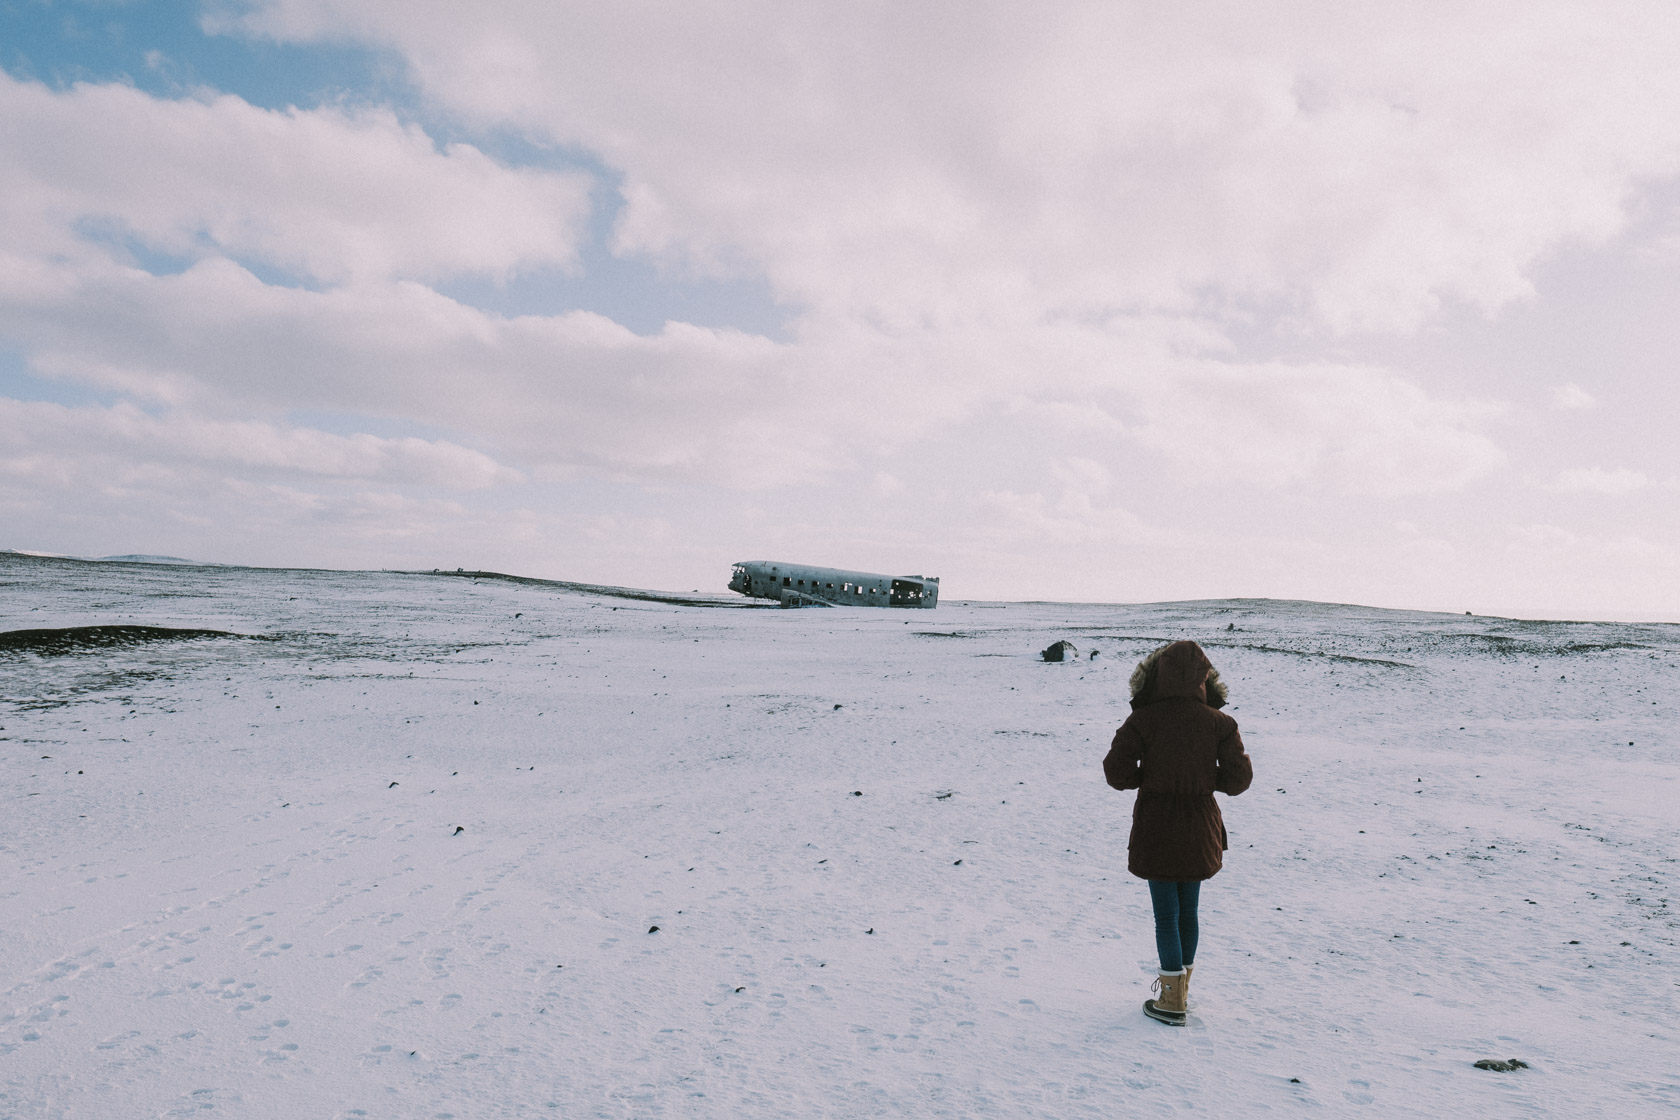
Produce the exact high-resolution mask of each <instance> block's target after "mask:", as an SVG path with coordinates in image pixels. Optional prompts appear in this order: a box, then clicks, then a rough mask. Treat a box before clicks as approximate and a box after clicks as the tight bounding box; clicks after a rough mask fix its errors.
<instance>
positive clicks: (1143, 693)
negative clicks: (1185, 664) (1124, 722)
mask: <svg viewBox="0 0 1680 1120" xmlns="http://www.w3.org/2000/svg"><path fill="white" fill-rule="evenodd" d="M1176 644H1177V643H1176V642H1168V643H1167V644H1166V645H1164V646H1161V647H1160V648H1158V649H1154V650H1151V651H1150V652H1149V653H1148V654H1146V655H1145V656H1144V659H1143V660H1142V661H1139V662H1138V663H1137V668H1135V669H1133V670H1132V676H1131V680H1130V681H1129V682H1128V683H1129V684H1130V685H1131V690H1132V703H1133V704H1137V703H1139V702H1140V701H1141V702H1142V703H1145V704H1147V703H1148V702H1149V697H1148V696H1147V693H1148V692H1149V691H1150V686H1152V685H1153V684H1154V683H1155V670H1156V668H1157V667H1158V666H1159V665H1160V663H1161V655H1162V654H1163V653H1166V652H1167V650H1169V649H1171V648H1172V647H1173V646H1174V645H1176ZM1206 692H1207V705H1208V707H1210V708H1223V707H1224V706H1225V705H1226V703H1227V702H1228V701H1229V700H1230V695H1231V690H1230V688H1229V686H1227V685H1226V684H1225V682H1224V681H1222V680H1220V679H1219V670H1218V669H1215V668H1213V667H1212V666H1209V667H1208V675H1207V688H1206Z"/></svg>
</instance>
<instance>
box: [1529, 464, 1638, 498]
mask: <svg viewBox="0 0 1680 1120" xmlns="http://www.w3.org/2000/svg"><path fill="white" fill-rule="evenodd" d="M1650 484H1651V480H1650V479H1649V478H1647V477H1646V476H1645V475H1644V474H1642V473H1640V472H1639V471H1632V470H1628V469H1627V468H1626V467H1621V468H1618V469H1616V470H1605V469H1604V468H1602V467H1571V468H1570V469H1568V470H1564V471H1559V472H1558V476H1557V480H1556V481H1555V482H1553V484H1552V489H1553V490H1556V491H1558V492H1559V493H1563V494H1611V495H1614V494H1631V493H1633V492H1634V491H1635V490H1643V489H1645V487H1647V486H1649V485H1650Z"/></svg>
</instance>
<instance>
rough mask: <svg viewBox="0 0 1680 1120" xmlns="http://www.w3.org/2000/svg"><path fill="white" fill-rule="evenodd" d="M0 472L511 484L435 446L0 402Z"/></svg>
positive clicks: (468, 456)
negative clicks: (200, 473)
mask: <svg viewBox="0 0 1680 1120" xmlns="http://www.w3.org/2000/svg"><path fill="white" fill-rule="evenodd" d="M0 449H3V450H0V472H4V473H6V474H10V475H12V476H13V477H14V478H30V477H51V478H55V479H58V480H59V481H60V482H62V483H66V484H68V483H69V482H71V481H73V480H77V479H80V480H82V481H84V482H86V483H88V484H89V485H94V486H111V485H123V484H124V480H125V479H128V480H132V479H136V478H154V479H155V478H158V477H161V476H164V475H168V474H170V473H173V472H181V471H193V470H205V469H209V470H217V471H227V472H230V473H232V474H236V475H237V474H243V475H250V474H253V473H255V474H258V475H262V474H282V475H304V476H317V477H321V478H332V479H353V480H367V481H374V480H377V481H381V482H386V483H399V484H404V485H412V486H424V487H436V488H439V489H444V490H476V489H482V488H484V487H487V486H493V485H497V484H508V483H514V482H518V481H520V480H521V476H520V474H519V473H518V472H517V471H513V470H510V469H508V468H507V467H504V466H502V465H501V464H499V463H497V462H496V461H495V460H494V459H492V458H490V457H489V456H488V455H485V454H483V453H482V452H478V451H474V450H471V449H470V448H466V447H461V446H460V445H458V444H454V443H450V442H448V441H444V440H423V439H416V438H413V437H404V438H395V439H391V438H382V437H378V436H373V435H368V434H365V433H359V434H356V435H349V436H341V435H334V434H331V433H328V432H322V431H318V430H315V429H311V428H301V427H285V426H280V425H276V424H266V423H261V422H258V421H251V420H239V421H227V420H217V419H212V418H208V417H204V416H196V415H192V414H190V413H183V412H178V411H172V412H168V413H165V414H163V415H152V414H150V413H147V412H143V411H142V410H140V409H139V408H136V407H135V406H134V405H132V404H126V403H123V404H117V405H114V406H110V407H81V408H68V407H65V406H63V405H58V404H49V403H44V402H28V403H25V402H22V401H15V400H8V399H6V398H3V397H0Z"/></svg>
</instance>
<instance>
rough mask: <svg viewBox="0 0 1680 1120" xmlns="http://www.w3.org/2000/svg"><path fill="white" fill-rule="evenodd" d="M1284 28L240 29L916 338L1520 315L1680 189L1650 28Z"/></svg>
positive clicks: (1488, 11) (800, 291) (717, 14)
mask: <svg viewBox="0 0 1680 1120" xmlns="http://www.w3.org/2000/svg"><path fill="white" fill-rule="evenodd" d="M1309 12H1310V14H1308V13H1309ZM650 13H651V14H650ZM1289 13H1290V9H1289V8H1287V7H1286V8H1285V9H1283V10H1279V9H1275V8H1267V9H1264V10H1261V9H1256V8H1254V7H1252V6H1250V5H1243V4H1234V3H1231V4H1222V5H1215V6H1214V7H1213V8H1212V9H1211V10H1210V9H1208V8H1205V7H1198V8H1195V9H1189V8H1161V7H1159V6H1151V5H1144V4H1135V3H1133V4H1116V3H1107V2H1088V3H1065V4H1058V5H1054V6H1052V7H1050V8H1037V7H1030V6H1024V5H1020V4H1016V3H1007V2H994V3H978V4H971V5H965V6H963V7H962V9H961V11H960V14H958V13H956V12H954V11H953V10H947V9H945V8H941V7H938V6H934V7H918V8H906V7H904V6H903V5H894V4H885V3H864V4H853V5H847V6H844V7H839V8H834V7H806V6H799V5H792V6H789V5H778V4H767V3H753V2H737V3H727V4H720V5H708V6H706V7H704V8H683V7H674V8H673V7H662V8H659V9H655V10H650V9H646V8H644V7H641V6H638V5H598V4H582V3H552V2H550V0H503V2H501V3H497V4H494V5H489V6H486V5H480V6H477V7H474V8H473V9H471V10H470V11H469V10H468V9H464V8H461V7H460V6H458V5H454V4H450V3H446V2H445V0H400V2H399V0H366V2H364V3H358V4H356V5H343V4H337V3H330V2H327V0H256V2H255V3H253V4H251V5H250V7H249V9H248V11H247V12H246V14H245V15H244V16H243V17H242V18H240V19H237V20H224V21H223V22H222V23H221V24H219V25H218V26H220V27H221V28H222V29H224V30H230V29H237V30H239V31H241V32H243V33H245V34H253V35H261V36H270V37H274V38H278V39H282V40H290V41H299V40H303V41H308V40H316V41H320V40H332V39H338V38H343V37H349V38H353V39H358V40H361V41H363V42H368V43H371V44H375V45H378V46H381V47H389V48H391V49H393V50H395V51H396V52H398V53H399V54H400V55H401V56H402V57H403V58H405V59H406V60H407V62H408V64H409V67H410V70H411V73H412V75H413V77H414V78H415V80H416V81H417V82H418V83H419V84H420V86H421V88H422V89H423V90H424V91H425V93H426V94H427V95H428V96H429V97H430V98H432V99H433V100H434V102H435V103H436V104H438V105H439V106H441V107H443V108H445V109H447V110H448V111H450V112H453V113H457V114H460V115H461V116H462V117H464V118H465V119H469V120H473V121H477V122H479V123H480V124H481V125H483V126H485V127H510V128H515V129H519V130H522V131H525V132H528V133H530V134H532V135H535V136H540V137H542V138H544V139H546V140H548V141H551V142H553V143H557V144H571V145H579V146H581V147H583V148H585V149H587V150H589V151H592V152H595V153H598V154H599V155H600V157H601V158H602V159H603V160H605V161H606V162H607V163H608V164H609V165H611V166H613V167H614V168H617V169H620V170H621V171H622V172H623V175H624V193H625V198H626V203H627V204H626V207H625V210H624V212H623V214H622V216H621V219H620V223H619V227H618V231H617V245H618V247H619V248H620V249H621V250H622V251H626V252H637V253H649V254H655V255H658V256H661V257H664V258H666V259H669V260H671V261H673V262H679V263H681V264H684V265H686V266H688V267H691V268H695V269H699V270H701V271H707V270H714V271H728V270H730V269H732V268H742V267H744V268H748V269H755V270H761V271H763V272H764V273H765V274H766V275H767V276H768V277H769V278H770V280H771V282H772V283H773V285H774V286H775V289H776V291H777V292H778V294H779V295H780V296H781V297H782V298H783V299H785V300H787V301H789V302H790V303H792V304H795V305H801V306H805V307H808V308H810V309H812V310H813V311H815V312H818V313H828V314H848V315H864V316H870V317H873V318H875V319H877V320H879V321H881V322H883V323H887V324H893V325H896V326H908V325H914V324H918V323H928V322H937V323H945V324H953V323H961V322H967V321H973V320H975V319H985V320H987V321H991V322H997V321H1000V320H1010V319H1023V318H1024V319H1033V318H1038V317H1043V316H1047V315H1072V316H1085V317H1098V318H1100V317H1104V316H1112V315H1116V314H1129V313H1133V312H1136V311H1138V310H1140V309H1157V310H1159V309H1167V310H1173V311H1186V310H1191V311H1200V312H1209V311H1217V309H1219V308H1221V307H1226V308H1229V307H1232V306H1236V307H1242V306H1248V307H1262V308H1282V309H1285V310H1287V311H1290V312H1293V313H1294V314H1296V315H1297V316H1298V317H1299V318H1300V320H1301V322H1302V323H1303V324H1304V325H1305V326H1307V327H1309V328H1311V329H1327V330H1350V329H1367V328H1378V329H1401V330H1407V329H1411V328H1413V327H1415V326H1417V325H1418V324H1419V323H1421V322H1423V321H1424V320H1425V319H1426V318H1427V317H1428V316H1430V315H1431V314H1432V313H1433V312H1434V311H1435V309H1436V308H1437V307H1439V306H1440V305H1441V304H1442V303H1443V302H1444V301H1457V302H1463V303H1468V304H1472V305H1475V306H1478V307H1481V308H1485V309H1489V310H1492V309H1496V308H1499V307H1501V306H1504V305H1506V304H1508V303H1510V302H1511V301H1513V300H1520V299H1525V298H1527V297H1529V296H1530V295H1531V294H1532V291H1533V289H1532V284H1531V282H1530V280H1529V277H1528V270H1529V269H1530V268H1531V267H1532V265H1533V264H1534V263H1535V262H1536V261H1537V260H1539V259H1541V258H1542V257H1543V256H1544V255H1545V254H1547V253H1549V252H1551V251H1552V250H1554V249H1555V248H1556V247H1557V246H1559V245H1561V244H1565V243H1571V242H1586V243H1601V242H1603V241H1604V240H1606V239H1607V238H1609V237H1611V236H1613V235H1614V234H1616V233H1617V232H1618V231H1619V230H1621V229H1622V228H1623V226H1624V224H1625V221H1626V213H1627V207H1628V202H1629V199H1630V196H1631V194H1632V193H1633V192H1634V191H1635V189H1636V188H1637V187H1638V185H1639V184H1641V183H1642V182H1644V181H1647V180H1649V179H1650V178H1652V177H1657V176H1666V175H1672V174H1673V173H1674V172H1675V170H1676V168H1677V166H1680V86H1677V84H1676V83H1675V82H1674V81H1672V80H1671V75H1672V59H1673V57H1674V55H1675V52H1676V49H1677V48H1680V26H1677V25H1676V24H1675V23H1674V21H1673V20H1672V19H1671V18H1670V13H1669V12H1668V11H1667V10H1666V8H1664V7H1663V6H1661V5H1651V4H1635V3H1615V4H1611V5H1610V6H1609V7H1603V6H1595V7H1593V8H1582V7H1580V6H1578V5H1574V4H1537V5H1532V6H1529V7H1528V8H1525V9H1524V11H1523V12H1522V15H1521V18H1520V19H1518V18H1514V17H1513V16H1512V14H1511V12H1510V10H1508V9H1503V8H1497V7H1492V6H1456V7H1454V6H1446V7H1442V6H1437V7H1433V8H1428V9H1418V8H1415V7H1407V6H1396V7H1389V8H1383V9H1372V8H1360V9H1357V10H1356V9H1348V10H1346V11H1341V12H1326V11H1325V10H1324V9H1322V8H1320V7H1310V8H1307V7H1302V8H1300V9H1299V10H1297V11H1296V14H1295V15H1293V16H1291V15H1290V14H1289Z"/></svg>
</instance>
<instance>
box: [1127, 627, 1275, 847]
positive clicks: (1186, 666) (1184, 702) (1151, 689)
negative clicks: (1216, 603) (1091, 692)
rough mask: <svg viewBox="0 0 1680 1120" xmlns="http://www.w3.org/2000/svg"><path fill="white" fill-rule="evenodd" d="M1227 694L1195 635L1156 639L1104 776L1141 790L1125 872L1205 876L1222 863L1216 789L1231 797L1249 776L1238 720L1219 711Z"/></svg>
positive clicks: (1251, 767)
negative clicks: (1178, 639)
mask: <svg viewBox="0 0 1680 1120" xmlns="http://www.w3.org/2000/svg"><path fill="white" fill-rule="evenodd" d="M1210 677H1211V680H1212V684H1213V691H1214V694H1213V695H1212V696H1209V681H1210ZM1224 693H1225V689H1224V686H1223V685H1222V684H1220V683H1219V674H1218V673H1216V672H1214V671H1213V665H1212V664H1211V663H1210V662H1209V661H1208V659H1207V654H1205V653H1203V652H1202V647H1201V646H1198V645H1197V644H1196V643H1195V642H1173V643H1172V644H1171V645H1168V646H1163V647H1162V648H1160V649H1158V650H1156V651H1155V652H1154V653H1152V654H1150V655H1149V657H1147V658H1145V659H1144V661H1143V663H1142V664H1141V665H1139V666H1138V672H1137V673H1134V674H1133V678H1132V714H1131V715H1130V716H1129V717H1127V719H1126V722H1125V723H1124V724H1123V725H1121V727H1120V730H1119V731H1116V732H1115V733H1114V745H1113V746H1112V747H1111V748H1110V749H1109V752H1108V756H1107V757H1106V758H1104V759H1103V776H1104V777H1106V778H1107V779H1108V784H1109V785H1111V786H1113V787H1114V788H1115V789H1135V790H1137V791H1138V795H1137V801H1136V802H1135V803H1134V804H1133V806H1132V835H1131V840H1130V841H1129V842H1128V844H1127V848H1128V850H1129V855H1128V858H1127V869H1128V870H1129V871H1131V873H1132V874H1133V875H1136V876H1137V877H1138V878H1140V879H1178V880H1185V879H1208V878H1211V877H1212V876H1213V875H1214V874H1215V873H1217V872H1218V871H1219V869H1220V867H1222V866H1223V865H1224V854H1223V853H1224V851H1225V849H1226V848H1227V847H1228V846H1229V845H1228V844H1227V842H1226V837H1225V821H1224V818H1223V817H1221V816H1220V813H1219V805H1218V804H1217V803H1216V802H1215V801H1214V799H1213V794H1214V791H1215V790H1218V791H1219V792H1221V793H1226V794H1230V795H1231V796H1233V797H1234V796H1235V795H1237V794H1239V793H1241V792H1242V791H1243V790H1245V789H1247V788H1248V786H1249V783H1250V782H1252V781H1253V780H1254V764H1253V763H1252V762H1251V761H1250V760H1249V757H1248V755H1247V754H1246V753H1244V751H1243V742H1242V736H1241V735H1240V734H1238V733H1237V721H1236V720H1234V719H1232V718H1231V717H1230V716H1228V715H1226V714H1225V713H1224V712H1221V711H1218V710H1216V709H1217V707H1218V706H1219V705H1221V704H1223V703H1224V698H1225V697H1224Z"/></svg>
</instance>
